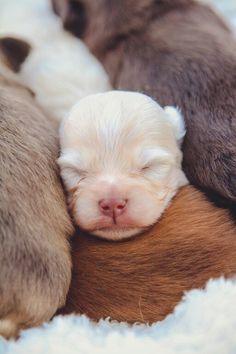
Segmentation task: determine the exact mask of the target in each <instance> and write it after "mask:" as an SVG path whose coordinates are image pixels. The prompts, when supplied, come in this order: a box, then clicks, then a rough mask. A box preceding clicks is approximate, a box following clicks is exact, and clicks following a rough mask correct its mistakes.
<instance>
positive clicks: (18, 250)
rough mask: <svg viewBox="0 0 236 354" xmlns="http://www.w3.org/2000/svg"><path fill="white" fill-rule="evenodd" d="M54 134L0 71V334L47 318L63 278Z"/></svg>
mask: <svg viewBox="0 0 236 354" xmlns="http://www.w3.org/2000/svg"><path fill="white" fill-rule="evenodd" d="M57 156H58V139H57V133H56V129H54V128H53V127H52V126H51V124H50V122H49V120H48V119H47V118H46V117H45V116H44V115H43V114H42V113H41V112H40V110H39V109H38V107H37V106H36V104H35V102H34V100H33V97H32V95H31V94H30V92H29V91H28V90H27V89H26V88H24V87H22V86H21V85H20V84H19V83H18V82H17V81H16V80H15V79H14V76H13V74H11V73H10V72H9V73H7V69H6V68H5V67H4V66H0V164H1V166H0V169H1V179H0V195H1V200H0V245H1V247H0V335H3V336H6V337H9V336H14V335H16V334H17V332H18V331H19V329H21V328H26V327H30V326H35V325H38V324H40V323H42V322H43V321H46V320H49V319H50V318H51V317H52V316H53V314H54V313H55V312H56V310H57V309H58V308H59V307H61V306H62V305H63V304H64V302H65V298H66V295H67V292H68V288H69V284H70V279H71V258H70V251H69V245H68V240H67V239H68V236H69V235H70V234H71V233H72V231H73V229H72V225H71V221H70V218H69V216H68V214H67V210H66V205H65V200H64V195H63V190H62V187H61V183H60V179H59V175H58V168H57V164H56V159H57Z"/></svg>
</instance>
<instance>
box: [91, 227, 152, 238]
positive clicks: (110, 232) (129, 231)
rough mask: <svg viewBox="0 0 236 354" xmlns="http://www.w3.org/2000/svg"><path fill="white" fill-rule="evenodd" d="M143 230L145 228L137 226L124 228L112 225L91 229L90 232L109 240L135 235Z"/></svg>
mask: <svg viewBox="0 0 236 354" xmlns="http://www.w3.org/2000/svg"><path fill="white" fill-rule="evenodd" d="M144 230H146V228H138V227H137V228H135V227H132V228H131V227H130V228H128V227H127V228H125V227H121V226H120V227H119V226H114V227H108V228H105V229H101V230H94V231H92V230H91V231H90V233H91V234H93V235H95V236H98V237H100V238H103V239H106V240H109V241H122V240H125V239H129V238H131V237H134V236H137V235H139V234H140V233H142V232H144Z"/></svg>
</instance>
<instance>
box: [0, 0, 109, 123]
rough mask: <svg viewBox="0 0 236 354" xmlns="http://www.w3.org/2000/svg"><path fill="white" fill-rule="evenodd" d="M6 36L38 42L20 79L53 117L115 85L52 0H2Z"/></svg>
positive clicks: (0, 18)
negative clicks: (64, 22) (55, 10)
mask: <svg viewBox="0 0 236 354" xmlns="http://www.w3.org/2000/svg"><path fill="white" fill-rule="evenodd" d="M0 35H1V36H4V35H5V36H6V35H9V36H13V37H14V36H15V37H17V38H22V39H24V40H26V41H27V42H29V43H30V44H31V45H32V50H31V52H30V54H29V56H28V57H27V58H26V60H25V62H24V63H23V64H22V66H21V70H20V72H19V77H20V79H21V81H22V82H23V83H24V84H26V85H28V87H30V88H31V89H32V90H33V91H34V92H35V94H36V99H37V101H38V102H39V104H40V105H41V106H42V107H43V108H44V109H45V110H46V111H47V112H48V113H49V114H50V115H51V116H52V117H55V118H57V119H59V120H60V119H61V118H63V117H64V116H65V114H67V113H68V111H69V110H70V108H71V107H72V106H73V105H74V104H75V103H76V102H78V100H79V99H81V98H82V97H85V96H87V95H89V94H92V93H96V92H103V91H107V90H109V89H110V83H109V79H108V76H107V74H106V73H105V71H104V69H103V67H102V65H101V64H100V63H99V62H98V60H97V59H96V58H95V57H94V56H93V55H92V54H91V53H90V52H89V50H88V49H87V47H86V46H85V45H84V44H83V43H82V41H80V40H79V39H77V38H75V37H74V36H73V35H71V34H70V33H68V32H66V31H64V30H63V28H62V25H61V23H60V19H59V18H57V16H56V15H54V14H53V11H52V9H51V7H50V2H49V1H47V0H21V1H20V4H19V3H18V2H17V1H16V0H0Z"/></svg>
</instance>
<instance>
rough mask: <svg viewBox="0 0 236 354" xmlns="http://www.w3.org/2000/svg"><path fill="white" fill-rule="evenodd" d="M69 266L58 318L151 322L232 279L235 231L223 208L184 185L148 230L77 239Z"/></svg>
mask: <svg viewBox="0 0 236 354" xmlns="http://www.w3.org/2000/svg"><path fill="white" fill-rule="evenodd" d="M72 261H73V270H72V282H71V287H70V290H69V294H68V297H67V303H66V306H65V308H64V309H63V311H62V312H63V313H74V312H77V313H80V314H86V315H88V316H89V317H90V318H92V319H94V320H97V321H99V320H100V319H101V318H107V317H109V318H111V319H113V320H118V321H128V322H130V323H135V322H141V323H152V322H156V321H160V320H162V319H163V318H164V317H165V316H167V315H168V314H169V313H171V312H172V311H173V309H174V307H175V305H176V304H177V303H178V302H179V301H180V300H181V298H182V296H183V295H184V293H185V291H187V290H190V289H194V288H201V287H203V286H205V283H206V282H207V281H208V280H209V279H210V278H217V277H220V276H225V277H231V276H232V277H233V276H235V274H236V227H235V225H234V224H233V222H232V220H231V218H230V216H229V215H228V213H227V211H226V210H224V209H220V208H217V207H216V206H214V205H213V204H212V203H210V202H209V201H208V200H206V198H205V197H204V195H203V194H202V193H201V192H200V191H198V190H196V189H195V188H194V187H192V186H185V187H183V188H181V190H179V191H178V193H177V194H176V196H175V197H174V198H173V200H172V202H171V203H170V206H169V207H168V208H167V210H166V211H165V213H164V214H163V217H162V218H161V219H160V220H159V222H158V223H156V224H155V225H154V226H153V228H151V229H150V230H148V231H147V232H146V233H144V234H142V235H140V236H137V237H134V238H132V239H130V240H129V241H128V242H116V243H114V242H107V241H106V240H102V239H99V238H97V237H92V236H89V235H86V234H84V235H81V233H77V234H76V235H75V237H73V242H72ZM222 301H224V299H222ZM196 311H198V309H196ZM216 311H217V309H216Z"/></svg>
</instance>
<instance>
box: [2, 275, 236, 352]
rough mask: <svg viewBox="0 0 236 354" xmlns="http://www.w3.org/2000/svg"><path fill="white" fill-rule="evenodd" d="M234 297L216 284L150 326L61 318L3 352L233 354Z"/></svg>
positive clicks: (230, 286) (232, 286) (229, 286)
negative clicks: (96, 322)
mask: <svg viewBox="0 0 236 354" xmlns="http://www.w3.org/2000/svg"><path fill="white" fill-rule="evenodd" d="M235 298H236V282H235V281H232V280H224V279H217V280H214V281H209V282H208V284H207V286H206V288H204V289H201V290H193V291H190V292H188V293H187V294H186V295H185V296H184V299H183V301H182V302H181V303H180V304H179V305H178V306H177V307H176V309H175V311H174V313H173V314H171V315H170V316H168V317H167V318H166V319H165V320H164V321H162V322H158V323H155V324H153V325H152V326H144V325H140V324H136V325H133V326H129V325H127V324H126V323H116V322H110V321H108V320H106V321H103V320H100V321H99V323H98V324H95V323H93V322H92V321H90V320H89V319H88V318H86V317H85V316H67V317H64V316H63V317H61V316H60V317H57V318H55V319H53V321H52V322H50V323H49V324H45V325H44V326H43V327H41V328H36V329H30V330H27V331H24V332H23V333H22V335H21V337H20V339H19V340H18V341H17V342H7V341H2V342H1V340H0V353H4V354H25V353H37V354H45V353H48V354H64V353H66V354H81V353H83V354H91V353H94V354H101V353H102V354H111V353H113V354H123V353H125V354H126V353H132V354H134V353H135V354H143V353H148V354H156V353H161V354H235V351H236V337H235V328H236V307H235Z"/></svg>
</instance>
